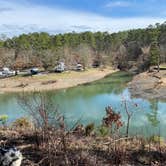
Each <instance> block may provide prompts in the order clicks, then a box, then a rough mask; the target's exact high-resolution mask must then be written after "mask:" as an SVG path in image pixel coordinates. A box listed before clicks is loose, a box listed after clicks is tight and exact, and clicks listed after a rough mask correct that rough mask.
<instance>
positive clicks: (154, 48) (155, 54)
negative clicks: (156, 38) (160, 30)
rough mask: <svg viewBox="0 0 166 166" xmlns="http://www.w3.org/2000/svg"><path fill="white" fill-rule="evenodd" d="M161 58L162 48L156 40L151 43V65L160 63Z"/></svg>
mask: <svg viewBox="0 0 166 166" xmlns="http://www.w3.org/2000/svg"><path fill="white" fill-rule="evenodd" d="M159 59H160V50H159V47H158V45H157V43H156V42H153V43H152V44H151V49H150V64H151V65H158V64H159Z"/></svg>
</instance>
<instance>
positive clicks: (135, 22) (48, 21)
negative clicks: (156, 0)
mask: <svg viewBox="0 0 166 166" xmlns="http://www.w3.org/2000/svg"><path fill="white" fill-rule="evenodd" d="M23 2H24V1H23ZM25 2H26V1H25ZM0 6H1V7H3V8H7V9H11V10H7V11H4V12H2V13H0V34H1V33H4V34H7V35H9V36H14V35H18V34H20V33H29V32H35V31H46V32H49V33H64V32H71V31H76V32H81V31H87V30H90V31H109V32H117V31H121V30H127V29H133V28H143V27H147V26H148V25H149V24H154V23H156V22H159V23H162V22H164V21H165V20H164V18H145V17H137V18H111V17H105V16H100V15H97V14H93V13H87V12H79V11H71V10H67V9H61V8H59V7H54V8H48V7H44V6H36V5H32V4H29V3H27V2H26V3H19V4H18V3H16V2H15V3H13V1H12V2H11V1H7V0H6V1H2V0H0Z"/></svg>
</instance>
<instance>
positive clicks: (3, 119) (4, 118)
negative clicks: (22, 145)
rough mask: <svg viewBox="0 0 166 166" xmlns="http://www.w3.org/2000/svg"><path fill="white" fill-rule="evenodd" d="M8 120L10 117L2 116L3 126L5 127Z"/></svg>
mask: <svg viewBox="0 0 166 166" xmlns="http://www.w3.org/2000/svg"><path fill="white" fill-rule="evenodd" d="M7 120H8V116H7V115H1V116H0V122H1V124H2V125H3V126H5V125H6V123H7Z"/></svg>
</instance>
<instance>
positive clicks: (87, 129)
mask: <svg viewBox="0 0 166 166" xmlns="http://www.w3.org/2000/svg"><path fill="white" fill-rule="evenodd" d="M94 127H95V125H94V123H90V124H88V125H87V126H86V127H85V134H86V136H89V135H90V134H91V133H92V131H93V130H94Z"/></svg>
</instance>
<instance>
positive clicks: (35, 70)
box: [30, 67, 39, 75]
mask: <svg viewBox="0 0 166 166" xmlns="http://www.w3.org/2000/svg"><path fill="white" fill-rule="evenodd" d="M30 72H31V74H32V75H36V74H38V73H39V69H38V68H36V67H34V68H32V69H30Z"/></svg>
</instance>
